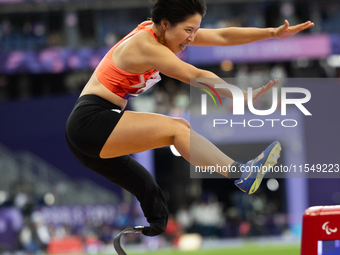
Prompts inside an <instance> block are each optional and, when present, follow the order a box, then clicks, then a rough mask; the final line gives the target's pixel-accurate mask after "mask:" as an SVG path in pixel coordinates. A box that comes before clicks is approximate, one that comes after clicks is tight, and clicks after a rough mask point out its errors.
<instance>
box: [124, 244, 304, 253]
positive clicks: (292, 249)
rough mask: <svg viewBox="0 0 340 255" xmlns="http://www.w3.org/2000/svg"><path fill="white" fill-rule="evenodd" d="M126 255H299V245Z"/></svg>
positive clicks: (165, 251)
mask: <svg viewBox="0 0 340 255" xmlns="http://www.w3.org/2000/svg"><path fill="white" fill-rule="evenodd" d="M127 254H128V255H141V254H150V255H175V254H178V255H182V254H183V255H224V254H226V255H229V254H230V255H248V254H249V255H299V254H300V246H299V245H287V246H281V245H279V246H270V245H267V246H259V245H247V246H245V247H242V248H230V249H216V250H199V251H191V252H189V251H188V252H183V251H179V250H174V249H164V250H160V251H148V252H146V253H129V252H128V251H127Z"/></svg>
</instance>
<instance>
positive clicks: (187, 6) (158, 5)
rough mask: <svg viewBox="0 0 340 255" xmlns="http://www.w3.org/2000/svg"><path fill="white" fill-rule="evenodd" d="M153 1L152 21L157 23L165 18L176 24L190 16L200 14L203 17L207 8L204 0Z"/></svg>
mask: <svg viewBox="0 0 340 255" xmlns="http://www.w3.org/2000/svg"><path fill="white" fill-rule="evenodd" d="M152 3H153V7H152V11H151V15H152V21H153V22H154V23H156V24H159V23H160V22H161V20H162V19H164V18H165V19H167V20H168V21H169V22H170V24H171V25H173V26H176V25H177V24H178V23H180V22H183V21H185V20H186V19H187V18H188V17H189V16H192V15H195V14H200V15H201V16H202V17H203V16H204V15H205V12H206V10H207V7H206V4H205V1H204V0H152Z"/></svg>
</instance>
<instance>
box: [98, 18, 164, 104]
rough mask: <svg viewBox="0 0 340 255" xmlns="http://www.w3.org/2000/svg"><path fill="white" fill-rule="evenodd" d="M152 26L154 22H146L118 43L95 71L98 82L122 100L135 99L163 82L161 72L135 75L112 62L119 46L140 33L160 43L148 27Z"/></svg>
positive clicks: (152, 71) (153, 71)
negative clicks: (149, 35)
mask: <svg viewBox="0 0 340 255" xmlns="http://www.w3.org/2000/svg"><path fill="white" fill-rule="evenodd" d="M150 24H153V22H152V21H145V22H143V23H141V24H140V25H138V27H136V28H135V29H134V30H133V31H132V32H131V33H129V34H128V35H127V36H125V37H124V38H123V39H122V40H120V41H119V42H118V43H116V44H115V45H114V46H113V47H112V48H111V49H110V51H109V52H108V53H107V54H106V55H105V57H104V58H103V59H102V61H101V62H100V63H99V65H98V67H97V68H96V70H95V73H96V76H97V78H98V80H99V81H100V82H101V83H102V84H103V85H104V86H105V87H106V88H107V89H109V90H110V91H112V92H113V93H115V94H116V95H118V96H120V97H121V98H124V99H131V98H134V97H136V96H138V95H139V94H141V93H143V92H144V91H146V90H147V89H149V88H151V87H152V86H153V85H155V84H156V83H157V82H159V81H160V80H161V77H160V75H159V72H158V71H157V70H156V69H154V70H151V71H147V72H144V73H139V74H134V73H129V72H126V71H124V70H122V69H119V68H118V67H117V66H116V65H115V64H114V63H113V61H112V52H113V51H114V50H115V49H116V48H117V47H118V45H120V44H121V43H122V42H123V41H125V40H126V39H128V38H130V37H131V36H133V35H135V34H137V33H138V32H140V31H147V32H149V33H150V34H152V35H153V36H154V37H155V38H156V40H157V41H158V39H157V36H156V33H155V31H153V30H152V29H151V28H149V27H146V26H147V25H150Z"/></svg>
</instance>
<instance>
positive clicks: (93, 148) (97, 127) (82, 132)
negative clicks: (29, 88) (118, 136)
mask: <svg viewBox="0 0 340 255" xmlns="http://www.w3.org/2000/svg"><path fill="white" fill-rule="evenodd" d="M123 113H124V111H121V109H120V107H119V106H117V105H115V104H113V103H111V102H109V101H107V100H105V99H103V98H101V97H99V96H96V95H84V96H81V97H80V98H78V100H77V101H76V104H75V106H74V108H73V110H72V112H71V114H70V116H69V118H68V120H67V123H66V130H65V132H66V137H67V139H68V142H71V143H72V145H73V146H74V147H75V148H76V149H77V150H79V151H80V152H81V153H83V154H84V155H86V156H88V157H92V158H99V154H100V151H101V149H102V148H103V146H104V144H105V142H106V140H107V139H108V137H109V136H110V134H111V132H112V130H113V129H114V128H115V126H116V125H117V123H118V121H119V120H120V118H121V117H122V115H123Z"/></svg>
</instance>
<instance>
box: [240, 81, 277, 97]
mask: <svg viewBox="0 0 340 255" xmlns="http://www.w3.org/2000/svg"><path fill="white" fill-rule="evenodd" d="M278 83H279V80H278V79H276V80H274V81H270V82H268V83H267V85H265V86H262V87H261V88H258V89H255V90H253V101H255V100H256V99H258V98H259V97H260V96H262V95H263V94H264V93H267V92H268V91H269V90H270V89H271V88H272V87H273V86H275V85H276V84H278ZM244 99H245V101H248V92H246V91H244Z"/></svg>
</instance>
